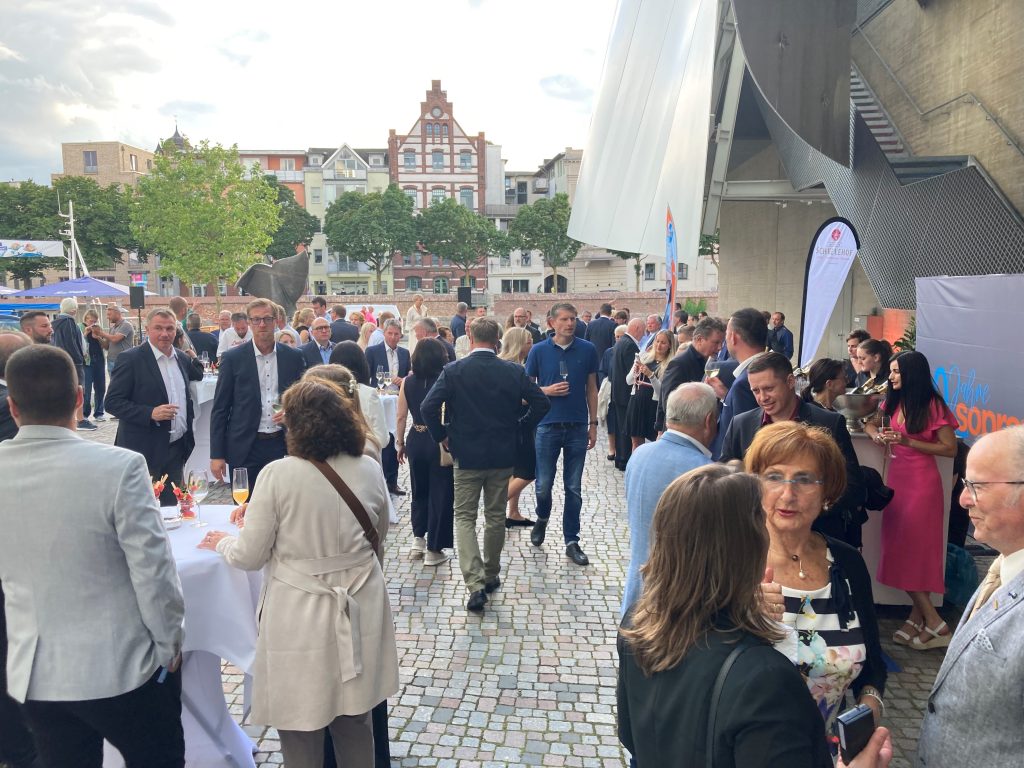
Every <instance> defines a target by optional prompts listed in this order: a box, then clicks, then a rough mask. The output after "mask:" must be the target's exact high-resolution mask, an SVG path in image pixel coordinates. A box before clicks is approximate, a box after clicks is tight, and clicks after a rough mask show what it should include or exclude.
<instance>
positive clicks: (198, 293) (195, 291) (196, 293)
mask: <svg viewBox="0 0 1024 768" xmlns="http://www.w3.org/2000/svg"><path fill="white" fill-rule="evenodd" d="M192 296H193V297H195V298H199V297H204V296H206V286H205V285H196V284H195V283H193V284H192Z"/></svg>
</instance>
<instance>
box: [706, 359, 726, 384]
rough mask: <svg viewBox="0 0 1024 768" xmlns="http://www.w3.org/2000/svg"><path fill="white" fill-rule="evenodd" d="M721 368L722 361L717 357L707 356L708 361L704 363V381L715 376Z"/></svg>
mask: <svg viewBox="0 0 1024 768" xmlns="http://www.w3.org/2000/svg"><path fill="white" fill-rule="evenodd" d="M721 370H722V361H721V360H719V359H718V358H717V357H709V358H708V361H707V362H706V363H704V381H707V380H708V379H714V378H716V377H717V376H718V373H719V371H721Z"/></svg>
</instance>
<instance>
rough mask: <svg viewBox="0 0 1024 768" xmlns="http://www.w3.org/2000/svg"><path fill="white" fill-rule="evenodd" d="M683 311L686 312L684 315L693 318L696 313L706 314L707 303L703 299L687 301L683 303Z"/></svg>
mask: <svg viewBox="0 0 1024 768" xmlns="http://www.w3.org/2000/svg"><path fill="white" fill-rule="evenodd" d="M683 309H684V310H686V314H688V315H689V316H690V317H693V316H695V315H696V314H697V313H698V312H707V311H708V303H707V301H705V300H704V299H687V300H686V301H684V302H683Z"/></svg>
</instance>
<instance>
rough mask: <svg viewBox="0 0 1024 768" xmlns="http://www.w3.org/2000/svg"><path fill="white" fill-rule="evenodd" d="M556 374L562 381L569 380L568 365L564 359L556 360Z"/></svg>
mask: <svg viewBox="0 0 1024 768" xmlns="http://www.w3.org/2000/svg"><path fill="white" fill-rule="evenodd" d="M558 375H559V376H561V377H562V381H568V380H569V366H568V364H567V363H566V362H565V360H559V361H558Z"/></svg>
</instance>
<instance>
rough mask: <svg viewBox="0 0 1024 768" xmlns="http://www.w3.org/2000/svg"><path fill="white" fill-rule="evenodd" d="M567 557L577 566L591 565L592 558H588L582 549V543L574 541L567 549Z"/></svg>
mask: <svg viewBox="0 0 1024 768" xmlns="http://www.w3.org/2000/svg"><path fill="white" fill-rule="evenodd" d="M565 554H566V556H567V557H568V558H569V559H570V560H572V561H573V562H574V563H576V565H590V558H588V557H587V553H586V552H584V551H583V550H582V549H580V543H579V542H578V541H573V542H571V543H570V544H569V546H567V547H566V548H565Z"/></svg>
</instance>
